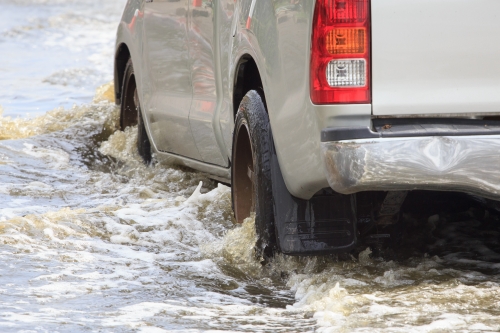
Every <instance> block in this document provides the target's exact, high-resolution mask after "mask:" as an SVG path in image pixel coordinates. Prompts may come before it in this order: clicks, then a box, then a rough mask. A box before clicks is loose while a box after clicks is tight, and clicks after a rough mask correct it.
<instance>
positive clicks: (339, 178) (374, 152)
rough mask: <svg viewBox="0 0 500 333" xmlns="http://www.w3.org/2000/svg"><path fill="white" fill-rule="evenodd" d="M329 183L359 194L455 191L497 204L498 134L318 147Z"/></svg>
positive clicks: (499, 177)
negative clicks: (322, 156) (403, 191)
mask: <svg viewBox="0 0 500 333" xmlns="http://www.w3.org/2000/svg"><path fill="white" fill-rule="evenodd" d="M321 145H322V151H323V155H324V159H325V167H326V173H327V177H328V182H329V184H330V186H331V187H332V189H333V190H335V191H336V192H339V193H343V194H350V193H355V192H359V191H373V190H383V191H396V190H416V189H420V190H439V191H460V192H468V193H472V194H476V195H479V196H483V197H487V198H490V199H496V200H499V199H500V135H481V136H477V135H475V136H427V137H398V138H372V139H357V140H344V141H329V142H322V143H321Z"/></svg>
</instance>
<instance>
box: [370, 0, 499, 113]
mask: <svg viewBox="0 0 500 333" xmlns="http://www.w3.org/2000/svg"><path fill="white" fill-rule="evenodd" d="M371 6H372V107H373V114H374V115H406V114H413V115H418V114H451V113H472V112H500V1H498V0H473V1H471V0H453V1H451V0H419V1H415V0H373V1H371Z"/></svg>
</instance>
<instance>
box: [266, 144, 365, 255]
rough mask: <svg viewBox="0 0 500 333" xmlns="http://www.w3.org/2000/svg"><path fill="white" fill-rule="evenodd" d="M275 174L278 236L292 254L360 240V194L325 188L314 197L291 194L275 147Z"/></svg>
mask: <svg viewBox="0 0 500 333" xmlns="http://www.w3.org/2000/svg"><path fill="white" fill-rule="evenodd" d="M271 159H272V160H271V177H272V189H273V199H274V221H275V228H276V238H277V243H278V246H279V247H280V250H281V252H283V253H284V254H288V255H319V254H328V253H338V252H347V251H349V250H351V249H352V248H353V247H354V246H355V245H356V241H357V237H356V209H355V208H356V197H355V195H342V194H338V193H335V192H334V191H333V190H331V189H328V190H323V191H322V193H319V194H317V195H315V196H314V197H312V198H311V199H310V200H304V199H299V198H296V197H294V196H292V195H291V194H290V192H288V189H287V188H286V185H285V181H284V180H283V176H282V174H281V169H280V166H279V162H278V157H277V156H276V153H275V151H274V147H273V151H272V157H271Z"/></svg>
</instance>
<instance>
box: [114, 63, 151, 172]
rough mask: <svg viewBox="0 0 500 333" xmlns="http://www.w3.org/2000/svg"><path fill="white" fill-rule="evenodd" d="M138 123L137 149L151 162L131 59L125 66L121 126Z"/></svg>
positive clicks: (146, 161)
mask: <svg viewBox="0 0 500 333" xmlns="http://www.w3.org/2000/svg"><path fill="white" fill-rule="evenodd" d="M135 125H137V150H138V152H139V155H140V156H141V157H142V160H143V161H144V163H146V164H149V163H151V158H152V155H151V143H150V142H149V138H148V133H147V132H146V127H145V125H144V121H143V118H142V112H141V105H140V102H139V95H138V93H137V84H136V81H135V73H134V66H133V64H132V59H129V60H128V62H127V65H126V66H125V73H124V75H123V83H122V103H121V105H120V128H121V130H122V131H123V130H124V129H125V128H127V127H129V126H135Z"/></svg>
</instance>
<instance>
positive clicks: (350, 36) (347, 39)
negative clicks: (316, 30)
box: [326, 28, 366, 54]
mask: <svg viewBox="0 0 500 333" xmlns="http://www.w3.org/2000/svg"><path fill="white" fill-rule="evenodd" d="M365 45H366V41H365V29H363V28H361V29H360V28H355V29H352V28H351V29H349V28H344V29H333V30H330V32H328V33H327V35H326V50H327V51H328V53H330V54H363V53H365Z"/></svg>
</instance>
